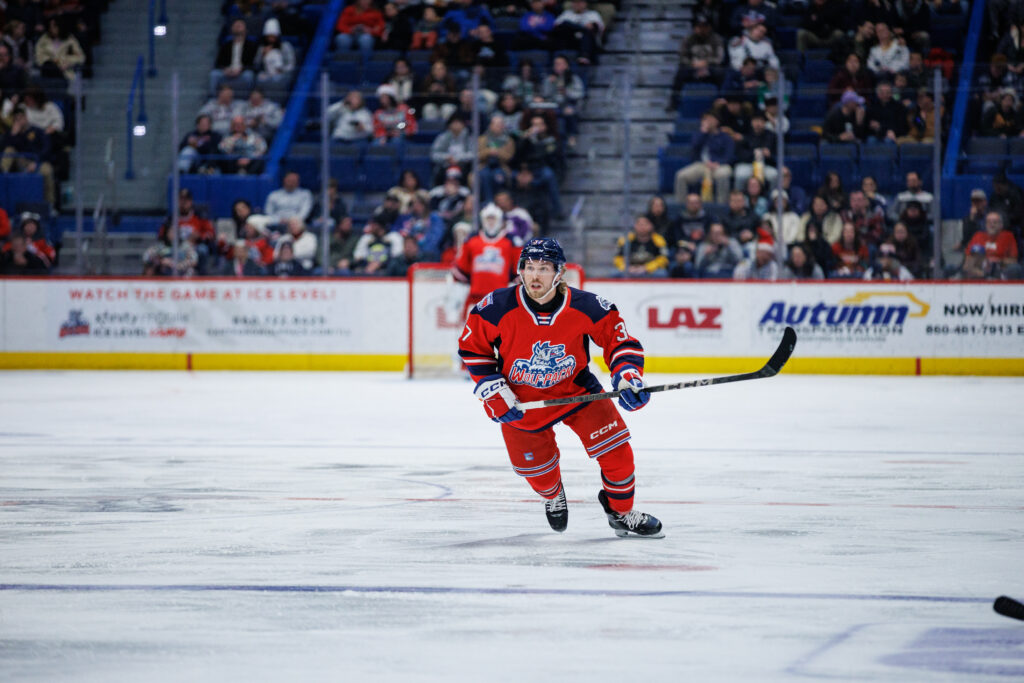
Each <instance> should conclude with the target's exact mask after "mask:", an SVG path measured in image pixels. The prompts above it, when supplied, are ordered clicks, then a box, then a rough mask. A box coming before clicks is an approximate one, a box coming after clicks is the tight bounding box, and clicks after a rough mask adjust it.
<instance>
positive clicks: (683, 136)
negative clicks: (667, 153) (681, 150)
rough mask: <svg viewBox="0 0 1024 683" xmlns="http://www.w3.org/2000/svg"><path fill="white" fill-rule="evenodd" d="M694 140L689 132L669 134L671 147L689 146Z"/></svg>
mask: <svg viewBox="0 0 1024 683" xmlns="http://www.w3.org/2000/svg"><path fill="white" fill-rule="evenodd" d="M692 139H693V133H692V132H691V131H689V130H675V131H672V132H671V133H669V134H668V143H669V144H670V145H689V144H690V141H691V140H692Z"/></svg>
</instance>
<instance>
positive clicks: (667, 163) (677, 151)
mask: <svg viewBox="0 0 1024 683" xmlns="http://www.w3.org/2000/svg"><path fill="white" fill-rule="evenodd" d="M690 152H691V150H690V146H689V145H686V146H683V145H670V146H668V147H662V148H660V149H659V150H658V191H659V192H665V193H672V192H675V183H676V172H677V171H678V170H679V169H681V168H682V167H683V166H686V165H687V164H689V163H690Z"/></svg>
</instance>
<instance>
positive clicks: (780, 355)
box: [516, 327, 796, 410]
mask: <svg viewBox="0 0 1024 683" xmlns="http://www.w3.org/2000/svg"><path fill="white" fill-rule="evenodd" d="M795 346H796V331H795V330H794V329H793V328H792V327H787V328H786V331H785V332H783V333H782V341H781V342H779V348H777V349H775V353H773V354H772V357H771V358H769V359H768V362H767V363H765V364H764V367H763V368H761V369H760V370H758V371H756V372H745V373H743V374H741V375H726V376H725V377H715V378H713V379H695V380H691V381H689V382H677V383H675V384H659V385H657V386H653V387H647V388H646V389H644V391H649V392H651V393H652V394H653V393H656V392H659V391H672V390H674V389H689V388H691V387H707V386H711V385H712V384H726V383H727V382H742V381H743V380H747V379H764V378H766V377H774V376H775V375H777V374H779V370H781V369H782V366H783V365H785V364H786V361H788V360H789V356H790V355H791V354H792V353H793V348H794V347H795ZM623 391H630V390H629V389H620V390H619V391H605V392H603V393H600V394H583V395H582V396H569V397H567V398H551V399H547V400H542V401H528V402H526V403H517V404H516V407H517V408H519V409H520V410H530V409H531V408H548V407H550V406H564V405H569V404H570V403H589V402H591V401H600V400H601V399H605V398H618V396H619V394H621V393H622V392H623Z"/></svg>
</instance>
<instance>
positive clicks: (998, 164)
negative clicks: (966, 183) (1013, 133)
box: [963, 137, 1010, 175]
mask: <svg viewBox="0 0 1024 683" xmlns="http://www.w3.org/2000/svg"><path fill="white" fill-rule="evenodd" d="M1009 151H1010V147H1009V144H1008V143H1007V141H1006V139H1005V138H984V137H974V138H971V139H970V140H969V141H968V142H967V158H966V160H965V164H964V169H963V170H964V172H966V173H977V174H981V175H994V174H996V173H998V172H999V171H1000V170H1001V169H1003V168H1004V167H1005V166H1006V165H1007V164H1008V162H1009V158H1008V156H1007V155H1008V154H1009Z"/></svg>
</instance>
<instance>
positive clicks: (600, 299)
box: [597, 296, 612, 311]
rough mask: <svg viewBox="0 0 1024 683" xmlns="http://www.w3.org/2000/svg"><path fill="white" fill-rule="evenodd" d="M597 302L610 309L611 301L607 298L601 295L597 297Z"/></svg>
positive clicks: (605, 308) (607, 309)
mask: <svg viewBox="0 0 1024 683" xmlns="http://www.w3.org/2000/svg"><path fill="white" fill-rule="evenodd" d="M597 303H598V304H600V305H601V308H603V309H604V310H606V311H610V310H612V302H611V301H608V299H605V298H604V297H603V296H599V297H597Z"/></svg>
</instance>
